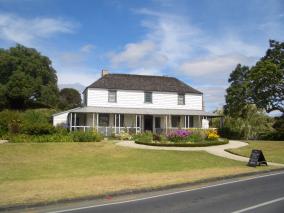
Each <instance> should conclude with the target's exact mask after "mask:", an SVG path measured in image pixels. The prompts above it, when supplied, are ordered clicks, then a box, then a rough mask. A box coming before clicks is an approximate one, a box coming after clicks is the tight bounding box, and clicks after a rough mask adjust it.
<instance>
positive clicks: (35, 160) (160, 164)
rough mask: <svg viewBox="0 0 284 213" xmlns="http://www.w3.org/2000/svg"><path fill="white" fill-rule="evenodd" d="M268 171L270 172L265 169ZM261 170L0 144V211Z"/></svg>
mask: <svg viewBox="0 0 284 213" xmlns="http://www.w3.org/2000/svg"><path fill="white" fill-rule="evenodd" d="M269 168H270V167H269ZM262 169H267V167H262V168H257V169H252V168H249V167H247V166H245V164H244V163H242V162H237V161H233V160H225V159H223V158H220V157H217V156H213V155H210V154H208V153H206V152H179V151H158V150H140V149H131V148H125V147H119V146H116V145H114V143H112V142H100V143H43V144H38V143H34V144H32V143H26V144H2V145H0V194H1V195H5V196H0V206H3V205H15V204H22V203H37V202H49V201H56V200H60V199H70V198H76V197H81V196H89V195H100V194H105V193H110V192H114V191H119V190H126V189H127V190H132V189H138V188H139V189H140V188H149V187H150V188H153V187H154V188H155V187H160V186H164V185H169V184H177V183H184V182H192V181H197V180H201V179H204V178H210V177H218V176H226V175H232V174H238V173H244V172H251V171H257V170H262Z"/></svg>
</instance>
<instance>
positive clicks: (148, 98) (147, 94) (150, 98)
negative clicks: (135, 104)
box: [144, 92, 152, 103]
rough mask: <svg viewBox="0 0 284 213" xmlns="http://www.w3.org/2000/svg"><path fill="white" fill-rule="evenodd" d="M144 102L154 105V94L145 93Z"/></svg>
mask: <svg viewBox="0 0 284 213" xmlns="http://www.w3.org/2000/svg"><path fill="white" fill-rule="evenodd" d="M144 101H145V103H152V92H145V93H144Z"/></svg>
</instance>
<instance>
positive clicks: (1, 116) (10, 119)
mask: <svg viewBox="0 0 284 213" xmlns="http://www.w3.org/2000/svg"><path fill="white" fill-rule="evenodd" d="M21 120H22V118H21V113H20V112H19V111H12V110H4V111H2V112H0V135H5V134H7V133H9V132H10V131H11V133H14V132H13V131H14V130H15V133H16V132H18V131H21V130H20V128H21V125H20V123H21Z"/></svg>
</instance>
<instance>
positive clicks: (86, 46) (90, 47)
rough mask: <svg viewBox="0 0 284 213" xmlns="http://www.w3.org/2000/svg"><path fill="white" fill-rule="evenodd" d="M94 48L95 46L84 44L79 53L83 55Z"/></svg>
mask: <svg viewBox="0 0 284 213" xmlns="http://www.w3.org/2000/svg"><path fill="white" fill-rule="evenodd" d="M94 48H95V45H93V44H85V45H83V46H82V47H81V49H80V50H81V52H83V53H89V52H91V51H92V50H93V49H94Z"/></svg>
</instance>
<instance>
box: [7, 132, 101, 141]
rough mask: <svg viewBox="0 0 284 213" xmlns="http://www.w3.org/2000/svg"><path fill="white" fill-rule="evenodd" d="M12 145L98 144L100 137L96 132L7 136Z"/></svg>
mask: <svg viewBox="0 0 284 213" xmlns="http://www.w3.org/2000/svg"><path fill="white" fill-rule="evenodd" d="M7 137H8V139H9V141H10V142H12V143H45V142H99V141H101V140H102V136H101V135H100V134H98V133H96V132H91V131H90V132H79V131H78V132H71V133H67V134H65V132H64V134H62V133H54V134H48V135H27V134H10V135H7Z"/></svg>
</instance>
